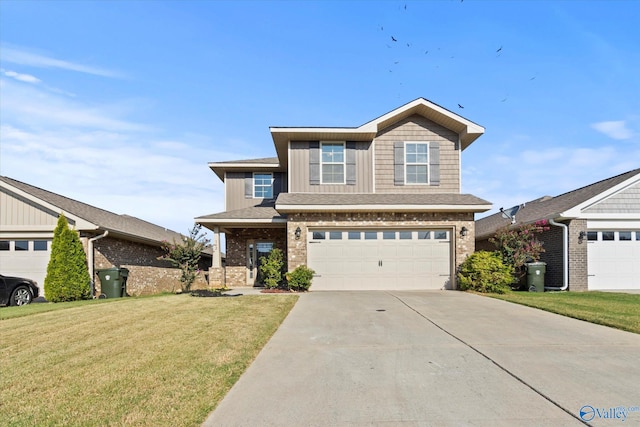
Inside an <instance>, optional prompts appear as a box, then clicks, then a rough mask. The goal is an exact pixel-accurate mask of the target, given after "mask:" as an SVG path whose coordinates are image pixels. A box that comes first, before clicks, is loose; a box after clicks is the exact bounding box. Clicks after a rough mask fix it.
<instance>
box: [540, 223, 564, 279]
mask: <svg viewBox="0 0 640 427" xmlns="http://www.w3.org/2000/svg"><path fill="white" fill-rule="evenodd" d="M549 224H551V225H555V226H556V227H562V228H563V230H562V286H560V287H558V286H545V287H544V289H545V290H550V291H566V290H567V288H568V287H569V227H567V225H566V224H562V223H559V222H555V221H554V220H553V218H552V219H550V220H549Z"/></svg>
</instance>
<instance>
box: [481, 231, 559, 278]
mask: <svg viewBox="0 0 640 427" xmlns="http://www.w3.org/2000/svg"><path fill="white" fill-rule="evenodd" d="M548 229H549V226H548V225H547V221H546V220H542V221H538V222H536V223H533V224H524V225H521V226H520V227H516V228H511V227H510V226H507V227H503V228H501V229H499V230H498V231H497V232H496V234H495V236H494V237H492V238H490V239H489V242H491V243H493V244H494V245H495V246H496V249H497V250H498V252H499V253H500V255H501V256H502V260H503V261H504V263H505V264H508V265H511V266H512V267H513V269H514V279H515V281H518V280H519V279H520V278H522V277H523V276H524V275H525V274H526V273H525V268H524V265H525V264H526V263H528V262H534V261H539V260H540V255H541V254H542V253H543V252H544V248H543V247H542V245H543V242H541V241H540V240H538V238H537V235H538V234H540V233H542V232H544V231H546V230H548Z"/></svg>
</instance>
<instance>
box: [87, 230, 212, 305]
mask: <svg viewBox="0 0 640 427" xmlns="http://www.w3.org/2000/svg"><path fill="white" fill-rule="evenodd" d="M83 237H84V238H83V239H82V241H83V245H84V248H85V252H87V245H88V241H87V239H88V238H91V237H93V236H83ZM93 246H94V265H95V272H96V274H95V277H94V278H93V279H94V283H95V288H96V291H95V292H96V293H95V295H96V296H97V295H100V279H99V278H98V275H97V270H99V269H104V268H112V267H118V268H126V269H128V270H129V277H128V278H127V294H129V295H132V296H139V295H149V294H155V293H160V292H175V291H178V290H180V289H181V284H180V270H179V269H177V268H174V267H172V266H171V264H170V263H168V262H167V261H162V260H159V259H158V257H161V256H162V255H164V252H163V250H162V249H161V248H160V247H157V246H151V245H145V244H142V243H136V242H131V241H128V240H122V239H116V238H113V237H109V236H107V237H105V238H103V239H99V240H96V241H95V242H94V244H93ZM207 287H208V284H207V282H206V278H205V275H204V273H203V272H201V273H200V274H199V275H198V277H197V278H196V281H195V283H194V284H193V286H192V289H199V288H207Z"/></svg>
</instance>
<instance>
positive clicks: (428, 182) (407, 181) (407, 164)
mask: <svg viewBox="0 0 640 427" xmlns="http://www.w3.org/2000/svg"><path fill="white" fill-rule="evenodd" d="M407 144H421V145H426V146H427V163H409V162H407ZM429 149H430V142H429V141H405V142H404V159H403V160H404V185H430V184H431V168H430V167H429V162H430V160H431V159H430V158H429ZM409 165H411V166H426V167H427V182H409V180H407V170H408V169H409V168H408V167H407V166H409Z"/></svg>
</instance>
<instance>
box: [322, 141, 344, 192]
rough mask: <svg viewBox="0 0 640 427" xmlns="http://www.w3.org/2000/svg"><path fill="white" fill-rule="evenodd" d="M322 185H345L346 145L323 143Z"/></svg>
mask: <svg viewBox="0 0 640 427" xmlns="http://www.w3.org/2000/svg"><path fill="white" fill-rule="evenodd" d="M321 163H322V166H321V168H322V183H323V184H344V183H345V181H344V165H345V161H344V143H342V142H323V143H322V146H321Z"/></svg>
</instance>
